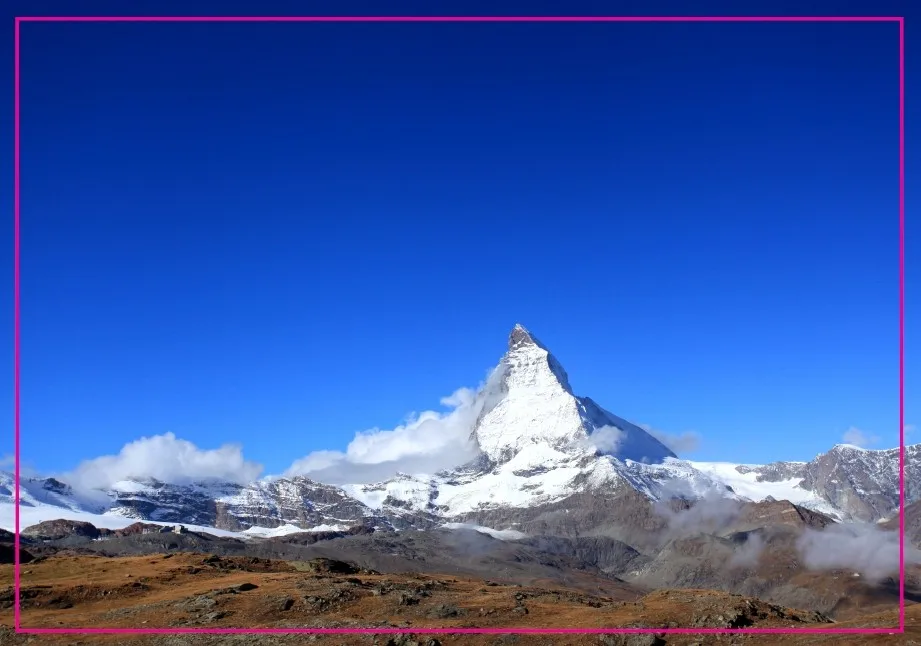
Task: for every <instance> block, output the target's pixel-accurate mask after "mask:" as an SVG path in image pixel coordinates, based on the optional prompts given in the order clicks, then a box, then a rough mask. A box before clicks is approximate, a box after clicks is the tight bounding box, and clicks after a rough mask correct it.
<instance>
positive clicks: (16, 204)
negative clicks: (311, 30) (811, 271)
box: [13, 16, 905, 635]
mask: <svg viewBox="0 0 921 646" xmlns="http://www.w3.org/2000/svg"><path fill="white" fill-rule="evenodd" d="M23 22H263V23H264V22H897V23H898V24H899V625H898V627H897V628H829V629H822V628H738V629H733V628H651V627H650V628H524V627H522V628H396V627H393V628H23V627H22V625H21V608H20V589H21V582H20V562H19V550H20V536H19V478H20V436H19V419H20V416H19V413H20V408H19V393H20V389H19V368H20V348H19V343H20V333H19V314H20V301H19V278H20V273H19V258H20V256H19V211H20V185H19V184H20V165H19V162H20V138H19V126H20V119H19V117H20V114H19V100H20V94H19V79H20V76H19V63H20V60H19V44H20V41H19V26H20V24H21V23H23ZM13 82H14V144H13V146H14V166H13V175H14V192H13V210H14V319H15V321H14V337H15V340H14V344H15V346H14V371H15V378H14V422H15V423H14V429H15V430H14V432H15V481H16V485H15V497H14V505H15V512H14V514H15V533H14V534H15V539H14V540H15V559H14V561H15V565H14V594H15V605H14V617H15V619H14V628H15V632H17V633H23V634H225V635H226V634H298V633H301V634H394V633H407V634H410V633H411V634H571V633H577V634H610V633H628V634H636V633H654V634H668V633H671V634H695V635H700V634H744V633H748V634H863V635H869V634H896V633H904V632H905V406H904V404H905V377H904V376H905V18H904V17H903V16H22V17H16V18H14V81H13Z"/></svg>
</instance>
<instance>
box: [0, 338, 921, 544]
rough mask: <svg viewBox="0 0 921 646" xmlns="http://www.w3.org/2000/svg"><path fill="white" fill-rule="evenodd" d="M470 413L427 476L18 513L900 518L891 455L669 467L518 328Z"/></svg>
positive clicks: (519, 523) (110, 494) (395, 520)
mask: <svg viewBox="0 0 921 646" xmlns="http://www.w3.org/2000/svg"><path fill="white" fill-rule="evenodd" d="M475 413H476V416H475V423H474V424H473V427H472V428H471V438H470V439H471V441H472V442H473V443H474V444H475V446H476V447H477V449H478V455H477V457H476V458H475V459H474V460H473V461H471V462H469V463H467V464H465V465H462V466H460V467H457V468H455V469H451V470H448V471H442V472H439V473H436V474H428V475H406V474H397V475H395V476H394V477H392V478H390V479H388V480H386V481H383V482H380V483H377V484H373V485H359V484H355V485H344V486H332V485H328V484H322V483H319V482H316V481H314V480H311V479H309V478H306V477H294V478H273V479H264V480H260V481H258V482H254V483H250V484H245V485H240V484H232V483H225V482H207V483H195V484H182V485H178V484H168V483H163V482H158V481H155V480H149V479H148V480H126V481H122V482H119V483H116V484H115V485H114V486H113V487H111V488H110V489H109V490H108V491H105V492H95V494H97V495H95V496H94V495H87V494H85V493H80V494H78V493H75V492H74V491H73V490H72V489H71V488H70V487H69V486H68V485H67V484H66V483H63V482H60V481H58V480H54V479H51V478H49V479H41V478H30V479H24V480H23V481H22V483H21V484H22V488H21V500H22V505H23V509H25V508H31V510H32V511H30V513H29V514H27V516H28V517H30V518H32V517H34V516H36V513H38V512H39V511H41V513H45V511H42V510H46V511H47V514H48V517H49V518H65V517H68V516H67V514H68V513H70V514H79V513H94V514H99V513H106V514H108V515H109V516H110V517H112V516H117V517H121V518H132V519H143V520H151V521H159V522H171V523H188V524H194V525H199V526H209V527H215V528H219V529H222V530H230V531H234V532H239V531H244V530H247V529H251V528H258V527H263V528H278V527H288V526H296V527H300V528H304V529H311V528H330V527H341V528H344V527H348V526H354V525H368V526H374V527H378V528H387V529H403V528H411V527H412V528H420V529H425V528H429V527H432V526H434V525H436V524H444V523H470V522H472V523H480V524H482V525H487V526H491V527H495V528H497V529H518V528H522V527H526V526H535V525H534V523H538V524H539V527H541V528H542V531H548V532H553V531H563V530H562V528H563V526H564V525H565V524H566V523H569V524H571V525H573V526H575V525H578V526H579V527H580V528H582V529H583V530H588V531H591V529H592V527H594V526H597V525H601V524H610V523H611V522H612V516H611V514H612V511H611V510H617V511H616V514H615V515H616V516H617V517H620V518H626V517H635V518H641V517H642V518H645V516H644V514H648V513H649V512H648V509H647V508H648V507H649V503H650V501H659V500H663V499H668V498H673V497H681V498H691V499H693V498H697V497H702V496H712V495H718V496H722V497H729V498H736V499H740V500H745V499H747V500H753V501H759V500H765V499H777V500H781V499H785V500H789V501H791V502H794V503H796V504H798V505H801V506H803V507H808V508H811V509H813V510H815V511H819V512H821V513H824V514H827V515H830V516H832V517H837V518H839V519H858V520H865V521H876V520H879V519H881V518H887V517H890V516H891V515H892V514H893V513H894V512H895V511H897V509H898V450H897V449H893V450H889V451H867V450H864V449H858V448H856V447H850V446H847V445H840V446H836V447H834V448H833V449H832V450H831V451H829V452H828V453H825V454H822V455H820V456H818V457H817V458H815V459H814V460H813V461H811V462H808V463H797V462H779V463H774V464H769V465H762V466H756V465H735V464H726V463H704V462H689V461H685V460H680V459H678V458H677V456H675V454H674V453H673V452H672V451H671V450H670V449H669V448H668V447H666V446H665V445H664V444H662V443H661V442H659V441H658V440H657V439H656V438H654V437H653V436H652V435H650V434H649V433H648V432H646V431H645V430H643V429H642V428H640V427H638V426H636V425H635V424H632V423H630V422H628V421H626V420H624V419H621V418H620V417H617V416H615V415H613V414H612V413H609V412H608V411H606V410H604V409H603V408H601V407H600V406H599V405H598V404H596V403H595V402H594V401H593V400H592V399H590V398H588V397H579V396H577V395H575V394H574V393H573V392H572V389H571V387H570V385H569V379H568V377H567V375H566V372H565V370H564V369H563V367H562V365H561V364H560V363H559V361H557V359H556V358H555V357H554V356H553V355H552V354H551V353H550V352H549V350H548V349H547V348H546V347H545V346H544V345H543V344H542V343H541V342H540V341H538V339H537V338H536V337H535V336H534V335H532V334H531V333H530V332H528V331H527V330H526V329H525V328H524V327H522V326H520V325H516V326H515V328H514V329H513V330H512V332H511V335H510V337H509V342H508V350H507V352H506V353H505V355H504V356H503V357H502V359H501V360H500V362H499V365H498V366H497V367H496V369H495V370H494V371H493V372H492V374H491V376H490V378H489V379H488V380H487V383H486V384H485V385H484V386H483V388H481V389H480V391H479V392H478V393H477V395H476V400H475ZM906 453H907V475H908V478H907V481H908V483H909V486H908V488H907V493H908V500H909V502H911V501H913V500H915V499H916V498H917V495H916V491H915V490H916V485H917V483H918V482H919V478H918V476H919V475H921V474H919V473H918V471H917V467H916V466H915V458H916V457H918V456H919V453H921V445H916V446H912V447H907V449H906ZM12 498H13V480H12V476H11V475H10V474H3V473H0V501H4V502H7V503H11V502H12ZM6 506H7V507H9V505H6ZM32 512H36V513H32ZM7 515H8V516H9V521H8V520H7V518H6V517H5V516H7ZM11 519H12V514H5V513H4V517H2V518H0V524H2V525H3V526H7V525H11ZM637 522H640V521H637ZM644 522H645V521H644ZM103 526H104V525H103ZM580 531H581V530H580Z"/></svg>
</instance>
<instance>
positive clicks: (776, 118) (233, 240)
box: [0, 3, 916, 473]
mask: <svg viewBox="0 0 921 646" xmlns="http://www.w3.org/2000/svg"><path fill="white" fill-rule="evenodd" d="M661 6H662V10H661V12H663V13H667V12H668V11H669V9H668V8H666V5H665V4H662V5H661ZM772 6H773V7H774V9H773V13H777V12H778V11H779V10H780V9H781V8H780V7H778V6H776V3H775V4H774V5H772ZM796 6H797V7H799V12H800V13H810V12H808V11H806V8H805V7H803V4H802V3H798V4H797V5H796ZM833 6H837V7H838V8H837V12H839V13H845V12H847V11H846V9H845V8H843V7H842V6H841V3H837V5H833ZM893 6H894V7H895V6H897V5H893ZM157 7H158V8H157V10H156V11H153V10H150V11H148V12H147V13H162V12H164V10H165V9H164V8H163V5H157ZM825 7H826V8H825V10H824V11H822V10H821V8H820V7H819V5H816V7H815V8H817V11H816V12H818V13H823V12H824V13H827V12H828V3H826V4H825ZM714 8H716V5H714ZM855 8H856V7H855ZM143 9H144V7H141V6H138V7H137V13H139V14H143V13H145V11H143ZM232 9H233V8H232V7H230V6H226V7H223V8H222V10H223V11H226V12H227V13H234V12H235V11H233V10H232ZM268 9H269V7H265V8H263V9H262V10H261V11H260V12H261V13H291V12H292V9H291V7H290V6H289V7H287V8H282V7H281V6H280V5H279V7H278V11H268ZM415 9H416V10H415V11H406V12H407V13H411V12H413V13H419V9H418V7H416V8H415ZM529 9H530V11H529V12H531V13H535V14H538V13H555V11H552V10H549V9H547V10H544V11H541V10H538V8H536V7H530V8H529ZM575 9H576V8H575V7H572V8H571V9H570V12H571V13H577V11H575ZM883 9H884V8H877V9H874V10H873V13H880V12H883V13H885V11H883ZM237 10H238V12H241V13H252V10H251V9H250V10H248V11H246V10H244V9H242V8H237ZM101 11H102V10H101V8H100V12H101ZM724 11H725V8H724ZM868 11H870V9H869V6H868V5H865V6H864V8H863V12H864V13H866V12H868ZM187 12H188V13H194V12H192V11H191V9H189V10H187ZM296 12H297V13H309V12H308V11H306V10H305V7H304V6H303V5H301V6H300V9H299V10H297V11H296ZM493 12H494V13H516V12H517V13H520V10H510V11H507V12H499V11H497V10H495V9H494V11H493ZM557 12H558V11H557ZM672 12H674V10H672ZM855 12H858V11H855ZM894 12H895V13H904V7H902V8H901V9H898V10H895V11H894ZM21 13H25V12H21ZM67 13H73V11H72V9H71V10H69V11H67ZM317 13H321V11H319V10H318V11H317ZM322 13H329V11H328V10H327V11H323V12H322ZM354 13H360V10H359V8H358V7H356V8H355V11H354ZM444 13H473V12H472V7H469V6H467V7H466V8H465V9H461V10H458V11H454V12H451V11H447V10H445V11H444ZM585 13H619V12H618V11H617V10H616V7H614V6H611V5H606V6H605V8H603V9H600V10H599V8H598V7H595V8H594V10H589V9H587V10H586V11H585ZM712 13H717V11H713V12H712ZM733 13H738V12H737V11H735V12H733ZM22 43H23V45H22V79H23V80H22V97H23V98H22V115H23V117H22V227H23V228H22V238H21V244H22V265H21V267H22V283H21V285H22V307H23V310H22V373H21V379H22V399H21V404H22V437H23V444H22V447H23V458H24V460H25V461H26V462H27V463H29V464H31V465H33V466H35V467H36V468H38V469H40V470H43V471H54V470H62V469H67V468H70V467H72V466H74V465H75V464H76V463H77V462H78V461H79V460H81V459H84V458H92V457H95V456H98V455H103V454H110V453H115V452H117V451H118V450H119V449H120V448H121V447H122V445H124V444H125V443H126V442H130V441H132V440H135V439H137V438H139V437H142V436H150V435H157V434H162V433H165V432H173V433H175V434H176V436H178V437H180V438H183V439H185V440H188V441H190V442H193V443H194V444H196V445H197V446H199V447H203V448H214V447H217V446H219V445H222V444H225V443H241V444H242V445H243V450H244V453H245V455H246V457H247V458H248V459H250V460H254V461H257V462H259V463H261V464H263V465H264V466H265V470H266V471H267V472H273V473H277V472H279V471H282V470H284V469H285V468H286V467H287V466H288V465H289V464H290V463H291V462H292V461H293V460H294V459H297V458H300V457H302V456H304V455H307V454H309V453H311V452H312V451H316V450H321V449H334V450H342V449H344V448H345V446H346V445H347V444H348V443H349V441H350V440H351V439H352V438H353V436H354V434H355V433H356V432H357V431H361V430H364V429H371V428H374V427H379V428H384V429H388V428H393V427H394V426H395V425H397V424H400V423H401V422H402V421H403V420H404V419H405V417H406V415H407V414H408V413H410V412H412V411H421V410H427V409H436V410H440V409H439V400H440V398H442V397H444V396H446V395H449V394H451V393H452V392H453V391H455V390H456V389H457V388H459V387H462V386H476V384H477V383H478V382H479V381H480V380H481V379H482V378H483V376H484V375H485V372H486V370H487V369H488V368H490V367H491V366H492V365H494V364H495V362H496V361H497V360H498V359H499V357H500V356H501V354H502V353H503V351H504V347H505V342H506V336H507V334H508V332H509V330H510V329H511V327H512V325H513V324H514V323H515V322H519V321H520V322H522V323H524V324H525V325H526V326H528V327H529V328H530V329H531V330H532V331H533V332H534V333H535V334H536V335H537V336H539V337H540V338H541V339H542V340H543V341H544V342H545V343H546V344H547V345H548V346H549V347H550V348H551V349H552V350H553V351H554V353H555V354H556V355H557V357H558V358H559V359H560V361H561V362H562V363H563V365H564V366H565V367H566V369H567V371H568V372H569V374H570V377H571V382H572V384H573V387H574V388H575V390H576V391H577V393H579V394H586V395H590V396H591V397H593V398H594V399H596V400H597V401H599V402H600V403H602V404H603V405H604V406H605V407H607V408H609V409H610V410H612V411H613V412H615V413H617V414H618V415H621V416H623V417H626V418H628V419H631V420H633V421H635V422H638V423H644V424H650V425H652V426H653V427H655V428H657V429H660V430H662V431H664V432H667V433H671V434H675V435H680V434H683V433H687V432H695V433H698V434H699V435H700V438H701V441H700V444H699V447H698V448H697V450H696V451H695V452H693V453H689V454H688V456H689V457H693V458H696V459H705V460H732V461H741V462H764V461H771V460H776V459H803V460H805V459H810V458H811V457H813V456H814V455H815V454H817V453H819V452H821V451H824V450H827V449H828V448H830V447H831V446H832V445H833V444H835V443H837V442H840V441H842V436H843V435H844V433H845V432H846V431H847V430H848V429H849V428H851V427H855V428H859V429H861V430H862V431H863V432H864V433H865V434H866V435H867V436H871V437H872V436H875V437H877V438H878V442H877V443H876V444H875V446H876V447H891V446H895V445H897V442H898V424H899V420H898V155H897V152H898V67H897V61H898V59H897V55H898V28H897V26H896V25H894V24H852V25H846V24H837V25H829V24H798V25H789V24H786V25H785V24H720V25H714V24H691V25H688V24H684V25H678V24H671V25H662V24H658V25H650V24H623V25H616V24H603V25H602V24H596V25H549V24H548V25H535V24H531V25H520V24H519V25H511V24H500V25H472V24H462V25H449V24H441V25H419V24H416V25H382V24H372V25H369V24H365V25H355V24H348V25H333V24H321V25H305V24H298V25H267V24H263V25H252V24H249V25H220V26H213V25H212V26H206V25H163V24H154V25H137V24H133V25H128V24H27V25H24V26H23V28H22ZM909 60H911V59H909ZM909 65H911V63H910V62H909ZM9 85H10V84H9V83H6V82H4V88H8V87H9ZM914 87H915V86H914V85H910V86H909V94H908V97H909V98H908V100H909V102H911V101H912V96H913V94H912V92H913V88H914ZM4 91H5V92H7V93H8V94H9V93H10V91H9V89H5V90H4ZM7 104H9V103H7ZM909 113H910V111H909ZM4 136H5V137H8V134H5V135H4ZM5 141H8V139H6V140H5ZM911 141H912V140H911V139H909V149H911ZM7 149H9V147H7ZM910 159H911V158H910V157H909V162H908V163H909V164H911V161H910ZM3 163H4V166H3V169H4V171H5V172H6V171H7V170H8V169H9V168H10V161H9V160H4V162H3ZM912 181H913V180H912V178H911V175H909V184H908V190H907V193H908V200H909V204H910V201H911V199H912V195H913V189H912ZM10 202H11V201H10ZM910 221H911V220H910V218H909V222H910ZM10 228H11V227H10ZM3 235H5V236H8V238H6V239H7V240H8V241H10V240H11V231H4V233H3ZM908 235H909V237H910V236H911V229H910V226H909V233H908ZM6 247H7V248H10V247H11V244H6ZM910 249H911V246H910V245H909V247H908V252H909V253H908V257H909V262H911V260H910V258H911V254H910ZM913 271H915V270H914V269H912V265H910V266H909V281H911V280H912V279H911V272H913ZM8 282H10V281H8ZM909 284H910V283H909ZM910 293H911V288H910V287H909V294H910ZM0 296H2V298H4V299H5V300H7V302H10V301H11V288H10V286H9V285H8V284H5V285H4V286H3V291H2V294H0ZM910 330H911V326H910V313H909V339H910V338H911V337H910ZM0 333H2V334H3V335H5V336H6V338H10V339H11V338H12V319H11V317H7V318H6V319H4V320H3V326H2V329H0ZM4 356H7V355H4ZM913 356H914V355H913V354H912V350H911V345H910V340H909V346H908V353H907V355H906V361H907V365H908V366H911V365H912V363H913ZM908 379H909V381H908V382H907V383H908V389H907V399H906V416H907V418H906V421H908V422H911V421H912V415H913V411H914V410H915V403H916V397H915V396H914V395H913V394H912V390H911V387H910V386H911V383H912V382H911V381H910V371H909V374H908ZM4 383H8V387H5V388H4V392H5V393H6V392H10V391H11V389H12V379H11V378H9V380H8V382H4ZM6 401H8V403H9V405H10V408H11V407H12V397H11V396H8V399H7V400H6ZM9 444H10V447H9V448H10V449H11V448H12V447H11V444H12V443H11V442H9ZM5 446H6V445H4V446H3V447H0V449H3V448H5ZM2 452H3V450H0V453H2Z"/></svg>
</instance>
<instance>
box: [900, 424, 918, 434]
mask: <svg viewBox="0 0 921 646" xmlns="http://www.w3.org/2000/svg"><path fill="white" fill-rule="evenodd" d="M902 429H903V430H904V431H905V435H911V434H912V433H914V432H915V431H916V430H917V427H916V426H915V425H914V424H906V425H905V426H903V427H902Z"/></svg>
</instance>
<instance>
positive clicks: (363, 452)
mask: <svg viewBox="0 0 921 646" xmlns="http://www.w3.org/2000/svg"><path fill="white" fill-rule="evenodd" d="M500 377H501V373H500V372H499V371H498V370H496V371H493V373H491V374H490V376H489V377H488V378H487V380H486V382H485V383H484V384H483V385H482V386H481V387H480V388H479V389H477V390H473V389H470V388H461V389H460V390H457V391H455V392H454V393H453V394H452V395H450V396H448V397H445V398H444V399H442V400H441V404H442V405H443V406H445V407H447V408H449V409H450V410H448V411H447V412H438V411H425V412H423V413H419V414H414V415H412V416H410V419H409V420H408V421H407V422H406V423H404V424H402V425H400V426H397V427H396V428H394V429H391V430H382V429H378V428H375V429H371V430H369V431H361V432H359V433H356V435H355V438H354V439H353V440H352V441H351V442H350V443H349V445H348V446H347V447H346V449H345V451H315V452H313V453H311V454H309V455H307V456H305V457H303V458H301V459H299V460H296V461H295V462H294V463H293V464H292V465H291V466H290V467H289V468H288V470H287V471H285V473H284V475H285V476H288V477H291V476H297V475H303V476H307V477H310V478H311V479H314V480H317V481H320V482H325V483H329V484H368V483H374V482H380V481H381V480H385V479H387V478H389V477H391V476H393V475H394V474H396V473H409V474H416V473H427V474H433V473H437V472H438V471H441V470H444V469H450V468H451V467H455V466H458V465H461V464H464V463H466V462H469V461H470V460H472V459H474V458H475V457H476V456H477V454H478V449H477V446H476V443H475V441H474V440H473V439H472V438H471V434H472V432H473V428H474V425H475V424H476V420H477V417H479V415H480V413H481V412H482V411H483V409H484V407H485V406H488V405H489V404H490V401H491V398H490V396H489V394H490V393H492V392H493V391H494V390H495V389H494V388H493V385H494V384H495V380H497V379H499V378H500Z"/></svg>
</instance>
